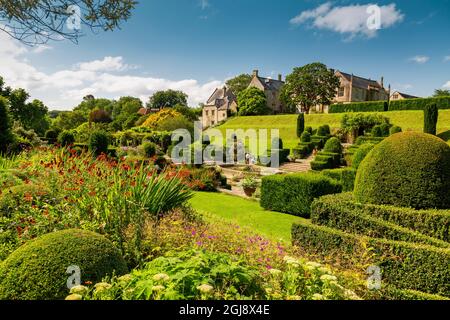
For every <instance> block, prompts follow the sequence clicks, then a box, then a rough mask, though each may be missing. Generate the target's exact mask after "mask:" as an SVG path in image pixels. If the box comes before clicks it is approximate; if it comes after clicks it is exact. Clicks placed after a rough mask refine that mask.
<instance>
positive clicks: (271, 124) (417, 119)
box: [218, 110, 450, 148]
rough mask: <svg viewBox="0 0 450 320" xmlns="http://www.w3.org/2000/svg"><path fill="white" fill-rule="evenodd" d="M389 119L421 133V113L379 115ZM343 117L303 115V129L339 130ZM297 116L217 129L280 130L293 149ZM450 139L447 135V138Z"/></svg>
mask: <svg viewBox="0 0 450 320" xmlns="http://www.w3.org/2000/svg"><path fill="white" fill-rule="evenodd" d="M380 114H382V115H384V116H386V117H388V118H389V119H390V120H391V123H393V124H395V125H397V126H400V127H402V129H403V130H404V131H408V130H413V131H422V130H423V122H424V120H423V111H395V112H380ZM343 115H344V114H342V113H340V114H312V115H306V126H311V127H313V128H317V127H319V126H321V125H324V124H328V125H330V126H331V127H332V128H340V123H341V119H342V116H343ZM296 126H297V115H278V116H259V117H235V118H232V119H230V120H229V121H227V122H226V123H225V124H223V125H222V126H220V127H218V129H220V130H221V131H222V132H223V134H224V135H225V131H226V129H244V130H247V129H251V128H254V129H269V130H270V129H279V130H280V135H281V138H282V139H283V142H284V145H285V147H287V148H294V147H295V146H296V145H297V144H298V138H297V136H296ZM438 131H439V133H444V132H446V131H450V110H441V111H440V112H439V122H438ZM446 137H447V138H450V133H448V134H447V135H446Z"/></svg>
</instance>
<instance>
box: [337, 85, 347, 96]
mask: <svg viewBox="0 0 450 320" xmlns="http://www.w3.org/2000/svg"><path fill="white" fill-rule="evenodd" d="M344 95H345V88H344V87H340V88H339V90H338V97H343V96H344Z"/></svg>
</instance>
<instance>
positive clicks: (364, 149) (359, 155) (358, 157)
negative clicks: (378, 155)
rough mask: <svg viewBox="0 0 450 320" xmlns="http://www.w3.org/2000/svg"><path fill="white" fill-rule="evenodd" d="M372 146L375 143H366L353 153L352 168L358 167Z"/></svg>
mask: <svg viewBox="0 0 450 320" xmlns="http://www.w3.org/2000/svg"><path fill="white" fill-rule="evenodd" d="M374 147H375V145H374V144H371V143H366V144H363V145H362V146H360V147H359V148H358V150H356V152H355V154H354V155H353V159H352V167H353V168H354V169H358V168H359V166H360V165H361V162H362V161H363V160H364V159H365V158H366V156H367V155H368V154H369V153H370V151H372V150H373V148H374Z"/></svg>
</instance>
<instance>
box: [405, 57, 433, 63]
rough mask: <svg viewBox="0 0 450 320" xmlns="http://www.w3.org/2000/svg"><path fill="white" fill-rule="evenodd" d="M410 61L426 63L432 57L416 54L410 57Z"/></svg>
mask: <svg viewBox="0 0 450 320" xmlns="http://www.w3.org/2000/svg"><path fill="white" fill-rule="evenodd" d="M409 61H411V62H415V63H418V64H424V63H427V62H428V61H430V57H427V56H415V57H412V58H410V59H409Z"/></svg>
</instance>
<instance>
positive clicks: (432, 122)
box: [424, 103, 439, 136]
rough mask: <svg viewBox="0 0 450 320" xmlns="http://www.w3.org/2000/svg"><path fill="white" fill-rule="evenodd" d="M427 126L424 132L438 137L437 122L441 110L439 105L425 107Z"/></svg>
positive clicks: (425, 125)
mask: <svg viewBox="0 0 450 320" xmlns="http://www.w3.org/2000/svg"><path fill="white" fill-rule="evenodd" d="M424 113H425V124H424V132H425V133H429V134H432V135H434V136H435V135H436V133H437V122H438V118H439V109H438V107H437V105H436V104H435V103H434V104H429V105H427V106H426V107H425V110H424Z"/></svg>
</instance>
